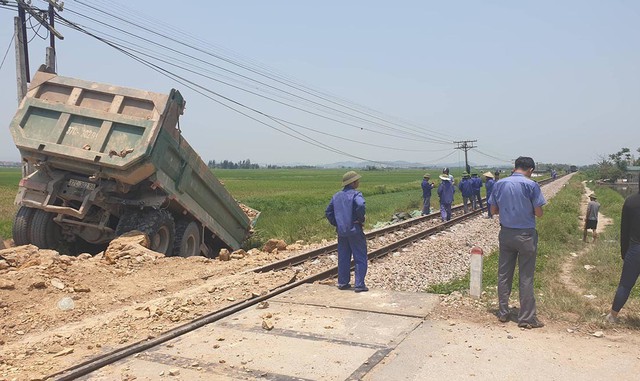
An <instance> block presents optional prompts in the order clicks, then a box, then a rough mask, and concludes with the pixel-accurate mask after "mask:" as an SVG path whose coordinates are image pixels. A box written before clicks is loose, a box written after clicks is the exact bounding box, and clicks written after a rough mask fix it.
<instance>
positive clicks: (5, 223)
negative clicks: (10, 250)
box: [0, 168, 22, 239]
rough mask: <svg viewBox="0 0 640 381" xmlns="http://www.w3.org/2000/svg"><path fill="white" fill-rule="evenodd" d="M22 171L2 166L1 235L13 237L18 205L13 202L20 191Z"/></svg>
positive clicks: (0, 197)
mask: <svg viewBox="0 0 640 381" xmlns="http://www.w3.org/2000/svg"><path fill="white" fill-rule="evenodd" d="M21 177H22V176H21V173H20V170H19V169H15V168H0V237H1V238H2V239H8V238H11V227H12V226H13V216H14V215H15V214H16V211H17V210H18V207H17V206H15V205H14V204H13V201H14V200H15V198H16V192H17V191H18V181H20V178H21Z"/></svg>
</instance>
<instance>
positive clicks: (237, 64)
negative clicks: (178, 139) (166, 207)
mask: <svg viewBox="0 0 640 381" xmlns="http://www.w3.org/2000/svg"><path fill="white" fill-rule="evenodd" d="M76 2H77V3H79V4H81V5H83V6H85V7H88V8H89V9H93V10H95V11H97V12H100V13H101V14H104V15H107V16H109V17H112V18H115V19H116V20H120V21H122V22H124V23H126V24H128V25H131V26H134V27H137V28H140V29H142V30H144V31H146V32H149V33H152V34H155V35H157V36H160V37H162V38H165V39H167V40H169V41H172V42H175V43H178V44H180V45H183V46H186V47H188V48H190V49H193V50H196V51H198V52H201V53H203V54H206V55H209V56H212V57H214V58H217V59H220V60H222V61H224V62H227V63H230V64H232V65H234V66H238V67H241V68H243V69H244V70H247V71H250V72H252V73H255V74H258V75H261V76H263V77H266V78H268V79H270V80H273V81H275V82H278V83H280V84H284V85H286V86H289V87H292V88H294V89H296V90H298V91H301V92H303V93H306V94H309V95H312V96H315V97H318V98H320V99H323V100H324V101H328V102H331V103H333V104H336V105H339V106H340V107H343V108H347V109H350V110H352V111H355V112H358V113H361V114H365V115H368V116H369V117H372V118H375V119H378V120H382V121H384V122H385V123H388V124H392V125H396V126H399V127H401V128H403V129H404V130H410V131H411V130H412V131H413V133H411V132H407V131H404V132H405V133H410V134H412V135H416V132H417V133H418V134H422V133H424V132H423V131H416V130H415V129H411V128H407V127H406V126H401V125H398V124H397V123H393V122H390V121H388V120H384V119H382V118H379V117H377V116H375V115H371V114H368V113H366V112H363V111H360V110H357V109H355V108H351V107H348V106H345V105H344V104H339V103H337V102H334V101H332V100H330V99H327V98H324V97H321V96H318V95H317V94H312V93H310V92H309V91H306V90H304V89H301V88H300V87H298V86H294V85H291V84H289V83H284V82H283V81H281V80H279V79H276V78H273V77H272V76H269V75H266V74H264V73H261V72H259V71H257V70H255V69H253V68H250V67H248V66H247V65H244V64H242V63H239V62H237V61H234V60H231V59H228V58H226V57H224V56H220V55H218V54H215V53H211V52H208V51H206V50H204V49H202V48H200V47H198V46H194V45H192V44H188V43H185V42H184V41H181V40H177V39H176V38H174V37H172V36H168V35H166V34H164V33H161V32H159V31H156V30H153V29H151V28H148V27H146V26H141V25H138V24H136V23H135V22H132V21H130V20H127V19H125V18H123V17H120V16H118V15H114V14H112V13H110V12H107V11H105V10H102V9H99V8H97V7H95V6H92V5H90V4H87V3H86V2H83V1H80V0H76ZM68 11H69V12H72V13H75V14H78V15H79V16H81V17H85V18H87V19H90V20H92V21H94V22H98V23H101V24H103V25H105V26H107V27H110V28H113V29H116V30H119V31H120V32H122V33H126V34H129V35H131V36H133V37H136V38H139V39H142V40H145V41H147V42H150V43H153V44H156V45H158V46H162V47H164V48H165V49H169V50H171V51H174V52H177V53H179V54H183V55H186V56H188V57H190V58H192V59H197V60H200V59H198V58H196V57H194V56H192V55H189V54H186V53H184V52H180V51H177V50H175V49H172V48H169V47H166V46H164V45H162V44H158V43H157V42H155V41H152V40H149V39H146V38H143V37H141V36H139V35H137V34H133V33H130V32H127V31H124V30H123V29H121V28H117V27H115V26H113V25H110V24H107V23H104V22H101V21H99V20H96V19H95V18H92V17H90V16H86V15H83V14H81V13H79V12H77V11H73V10H68ZM200 61H202V60H200ZM202 62H205V63H207V64H209V65H212V66H214V67H217V68H219V69H221V70H225V71H228V72H230V73H233V74H234V75H239V76H242V77H243V78H245V79H248V80H250V81H254V82H257V83H260V84H262V85H264V86H269V87H271V88H273V89H276V90H278V91H283V92H286V93H288V94H291V95H293V96H296V97H300V96H299V95H297V94H293V93H291V92H287V91H286V90H282V89H279V88H276V87H274V86H272V85H269V84H267V83H264V82H262V81H258V80H256V79H254V78H250V77H248V76H245V75H243V74H240V73H237V72H234V71H232V70H229V69H227V68H224V67H221V66H219V65H214V64H211V63H210V62H206V61H202ZM303 99H305V100H306V101H308V102H312V103H315V104H317V105H320V106H322V107H325V108H329V109H333V110H335V111H338V112H342V113H344V111H342V110H337V109H335V108H332V107H330V106H327V105H322V104H320V103H318V102H316V101H313V100H310V99H308V98H303ZM351 116H352V117H355V118H359V119H361V120H363V121H366V122H367V123H373V124H375V123H377V122H373V121H371V120H367V119H364V118H361V117H357V116H354V115H351ZM378 125H380V124H378ZM380 126H382V127H384V128H391V127H389V126H385V125H380ZM427 136H428V134H427ZM427 139H429V140H430V141H432V142H434V143H440V144H450V143H451V141H449V140H444V139H442V138H437V137H433V136H430V137H428V138H427Z"/></svg>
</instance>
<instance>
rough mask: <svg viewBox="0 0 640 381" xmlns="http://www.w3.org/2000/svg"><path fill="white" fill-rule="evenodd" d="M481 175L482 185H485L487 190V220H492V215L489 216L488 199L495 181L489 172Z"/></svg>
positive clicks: (489, 206)
mask: <svg viewBox="0 0 640 381" xmlns="http://www.w3.org/2000/svg"><path fill="white" fill-rule="evenodd" d="M482 175H483V176H484V183H485V184H486V188H487V218H492V217H493V215H492V214H491V205H489V198H490V197H491V191H492V190H493V184H495V183H496V181H495V180H494V179H493V176H494V175H493V173H491V172H485V173H483V174H482Z"/></svg>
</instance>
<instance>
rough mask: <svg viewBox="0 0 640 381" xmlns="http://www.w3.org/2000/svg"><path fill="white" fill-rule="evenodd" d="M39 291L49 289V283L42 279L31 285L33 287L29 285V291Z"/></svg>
mask: <svg viewBox="0 0 640 381" xmlns="http://www.w3.org/2000/svg"><path fill="white" fill-rule="evenodd" d="M34 288H35V289H38V290H41V289H43V288H47V283H46V282H45V281H44V280H42V279H38V280H36V281H34V282H33V283H31V285H29V289H30V290H33V289H34Z"/></svg>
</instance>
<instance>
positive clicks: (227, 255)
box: [218, 249, 231, 261]
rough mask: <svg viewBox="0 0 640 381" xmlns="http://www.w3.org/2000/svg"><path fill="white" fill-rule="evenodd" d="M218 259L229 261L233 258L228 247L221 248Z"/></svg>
mask: <svg viewBox="0 0 640 381" xmlns="http://www.w3.org/2000/svg"><path fill="white" fill-rule="evenodd" d="M218 259H219V260H221V261H228V260H229V259H231V254H230V253H229V250H227V249H220V253H219V254H218Z"/></svg>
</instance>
